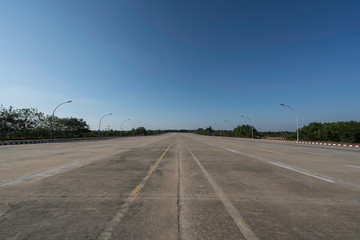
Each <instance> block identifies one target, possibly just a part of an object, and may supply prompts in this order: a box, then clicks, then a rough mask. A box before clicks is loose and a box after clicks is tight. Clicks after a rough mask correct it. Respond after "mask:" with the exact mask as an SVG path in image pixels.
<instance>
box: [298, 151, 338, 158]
mask: <svg viewBox="0 0 360 240" xmlns="http://www.w3.org/2000/svg"><path fill="white" fill-rule="evenodd" d="M296 152H298V153H307V154H312V155H319V156H324V157H333V156H332V155H328V154H321V153H311V152H305V151H296Z"/></svg>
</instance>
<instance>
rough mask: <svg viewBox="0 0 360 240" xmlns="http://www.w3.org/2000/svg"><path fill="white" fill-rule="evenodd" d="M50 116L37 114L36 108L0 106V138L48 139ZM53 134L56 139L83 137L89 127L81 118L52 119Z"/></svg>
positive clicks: (88, 130)
mask: <svg viewBox="0 0 360 240" xmlns="http://www.w3.org/2000/svg"><path fill="white" fill-rule="evenodd" d="M51 119H52V116H49V115H45V114H44V113H42V112H39V111H38V110H37V109H36V108H21V109H16V108H13V107H11V106H10V107H9V108H6V107H4V106H3V105H0V138H1V140H2V141H5V140H6V139H23V140H25V139H29V138H31V139H46V138H48V137H49V131H50V124H51ZM53 133H54V136H56V137H58V138H78V137H85V136H87V135H89V133H90V127H89V125H88V124H87V123H86V121H85V120H84V119H82V118H74V117H70V118H59V117H56V116H54V118H53Z"/></svg>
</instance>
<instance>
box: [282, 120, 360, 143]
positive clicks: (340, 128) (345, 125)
mask: <svg viewBox="0 0 360 240" xmlns="http://www.w3.org/2000/svg"><path fill="white" fill-rule="evenodd" d="M299 136H300V140H302V141H324V142H343V143H360V122H357V121H347V122H334V123H320V122H312V123H310V124H308V125H307V126H304V127H302V128H301V129H300V130H299ZM286 139H287V140H296V133H292V134H290V135H289V136H287V137H286Z"/></svg>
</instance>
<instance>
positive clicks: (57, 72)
mask: <svg viewBox="0 0 360 240" xmlns="http://www.w3.org/2000/svg"><path fill="white" fill-rule="evenodd" d="M359 9H360V1H357V0H356V1H352V0H347V1H332V0H324V1H317V0H311V1H307V0H302V1H287V0H286V1H268V0H263V1H256V0H252V1H250V0H237V1H212V0H203V1H194V0H192V1H188V0H182V1H168V0H163V1H157V0H154V1H147V0H143V1H138V0H127V1H120V0H119V1H115V0H114V1H90V0H88V1H83V0H77V1H69V0H62V1H40V0H34V1H25V0H24V1H20V0H15V1H1V2H0V104H2V105H4V106H5V107H9V106H14V107H15V108H29V107H33V108H37V109H38V110H39V111H41V112H43V113H45V114H49V115H50V114H51V113H52V111H53V110H54V108H55V107H56V106H57V105H58V104H60V103H62V102H65V101H68V100H72V103H69V104H65V105H62V106H61V107H59V108H58V109H57V110H56V113H55V114H56V115H57V116H59V117H77V118H83V119H84V120H85V121H86V122H87V123H88V124H89V125H90V127H91V129H94V130H95V129H98V127H99V120H100V118H101V117H102V116H103V115H105V114H108V113H112V115H111V116H107V117H106V118H104V119H103V121H102V128H112V129H118V130H119V129H120V128H121V123H122V122H123V121H124V120H125V119H128V118H129V119H130V120H129V121H127V122H125V123H124V125H123V129H131V128H132V127H134V126H145V127H146V128H150V129H194V128H198V127H207V126H209V125H210V126H212V127H213V128H215V129H219V128H222V129H230V128H231V127H233V126H236V125H241V124H248V123H249V121H248V120H247V119H245V118H242V117H241V116H246V117H248V118H249V119H251V121H252V123H253V124H254V126H255V128H256V129H257V130H258V131H281V130H284V131H295V130H296V118H295V115H294V113H293V112H292V111H291V110H290V109H288V108H285V107H282V106H280V103H283V104H286V105H289V106H291V107H292V108H293V109H295V110H296V112H297V114H298V116H299V120H300V127H301V126H304V125H307V124H308V123H310V122H336V121H349V120H355V121H360V108H359V102H360V101H359V100H360V94H359V93H360V14H359ZM224 120H226V122H225V121H224ZM138 122H140V123H138ZM215 123H216V124H215Z"/></svg>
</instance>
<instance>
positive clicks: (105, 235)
mask: <svg viewBox="0 0 360 240" xmlns="http://www.w3.org/2000/svg"><path fill="white" fill-rule="evenodd" d="M172 145H173V143H171V144H170V145H169V146H168V148H167V149H166V150H165V152H164V153H163V154H162V155H161V157H160V158H159V159H158V160H157V161H156V162H155V163H154V164H153V165H152V166H151V168H150V170H149V171H148V174H147V175H146V176H145V177H144V178H143V179H142V180H141V182H140V183H139V184H138V185H137V186H136V187H135V189H134V190H133V191H132V192H131V194H130V196H129V197H128V198H127V199H126V200H125V202H124V204H123V205H122V206H121V207H120V209H119V211H118V212H117V213H116V214H115V215H114V217H113V218H112V220H111V221H110V222H109V223H108V225H107V226H106V227H105V228H104V230H103V231H102V232H101V234H100V235H99V237H98V239H99V240H108V239H110V237H111V235H112V234H113V232H114V230H115V228H116V226H118V225H119V222H120V221H121V219H122V218H123V217H124V215H125V213H126V212H127V210H128V209H129V208H130V206H131V204H132V203H133V202H134V201H135V199H136V197H137V196H138V195H139V193H140V191H141V189H143V188H144V186H145V184H146V182H147V181H148V180H149V178H150V177H151V175H152V174H153V172H154V171H155V169H156V168H157V167H158V166H159V163H160V161H161V160H162V159H163V158H164V157H165V155H166V153H167V152H168V151H169V150H170V148H171V146H172Z"/></svg>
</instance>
